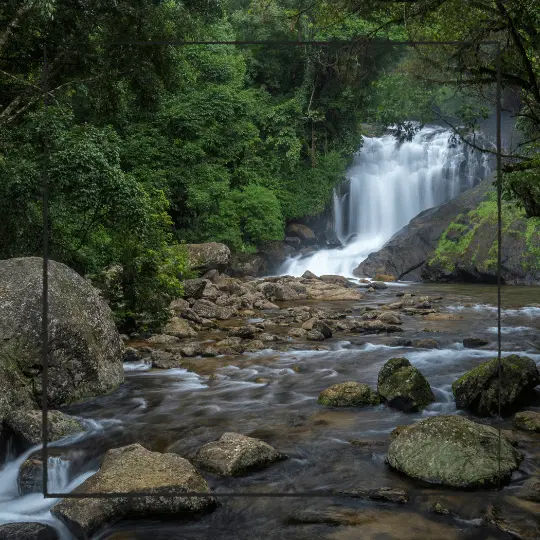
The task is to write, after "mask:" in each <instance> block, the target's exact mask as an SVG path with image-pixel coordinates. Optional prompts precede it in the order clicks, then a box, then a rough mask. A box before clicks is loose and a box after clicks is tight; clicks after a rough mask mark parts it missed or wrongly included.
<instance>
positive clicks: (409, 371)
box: [377, 358, 435, 411]
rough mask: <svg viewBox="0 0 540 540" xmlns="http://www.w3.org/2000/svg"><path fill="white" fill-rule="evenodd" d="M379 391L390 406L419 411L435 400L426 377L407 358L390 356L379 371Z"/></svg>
mask: <svg viewBox="0 0 540 540" xmlns="http://www.w3.org/2000/svg"><path fill="white" fill-rule="evenodd" d="M377 391H378V392H379V395H380V396H381V398H382V399H383V401H386V403H388V405H390V407H394V408H396V409H401V410H402V411H418V410H420V409H423V408H424V407H426V406H427V405H429V404H430V403H431V402H432V401H434V400H435V396H434V395H433V392H432V391H431V387H430V386H429V383H428V382H427V380H426V378H425V377H424V376H423V375H422V373H420V371H418V369H416V368H415V367H414V366H412V365H411V363H410V362H409V361H408V360H407V359H406V358H390V360H388V362H386V364H384V366H383V367H382V368H381V370H380V371H379V377H378V380H377Z"/></svg>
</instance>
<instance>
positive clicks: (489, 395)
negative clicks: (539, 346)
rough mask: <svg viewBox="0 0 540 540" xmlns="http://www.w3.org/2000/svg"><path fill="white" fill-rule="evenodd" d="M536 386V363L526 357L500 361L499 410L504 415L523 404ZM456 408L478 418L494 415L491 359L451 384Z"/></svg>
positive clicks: (539, 378) (495, 372) (495, 364)
mask: <svg viewBox="0 0 540 540" xmlns="http://www.w3.org/2000/svg"><path fill="white" fill-rule="evenodd" d="M539 383H540V373H539V372H538V368H537V367H536V364H535V363H534V362H533V361H532V360H531V359H530V358H528V357H526V356H518V355H516V354H512V355H510V356H506V357H504V358H501V385H500V389H501V396H500V397H501V411H502V413H508V412H510V411H512V410H513V409H515V408H516V407H517V406H518V405H520V404H522V403H524V402H526V400H527V397H528V396H529V395H530V393H531V391H532V390H533V389H534V387H535V386H536V385H537V384H539ZM452 391H453V392H454V397H455V398H456V406H457V407H458V408H459V409H466V410H469V411H471V412H473V413H475V414H477V415H479V416H495V415H497V414H498V410H499V382H498V361H497V358H493V359H492V360H489V361H487V362H484V363H483V364H480V365H479V366H477V367H475V368H474V369H472V370H471V371H468V372H467V373H465V374H464V375H462V376H461V377H460V378H459V379H458V380H457V381H454V383H453V384H452Z"/></svg>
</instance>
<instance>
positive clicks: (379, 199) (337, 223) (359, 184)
mask: <svg viewBox="0 0 540 540" xmlns="http://www.w3.org/2000/svg"><path fill="white" fill-rule="evenodd" d="M488 172H489V166H488V162H487V158H486V157H485V156H484V155H482V154H480V153H479V152H477V151H475V150H473V149H472V148H471V147H469V146H467V145H465V144H463V143H459V142H455V141H454V139H453V137H452V133H451V132H450V131H448V130H445V129H443V128H441V127H435V126H427V127H424V128H422V129H421V130H419V131H418V132H417V133H416V135H415V136H414V137H413V138H412V140H411V141H405V142H402V143H399V142H398V141H397V140H396V138H395V137H393V136H392V135H384V136H383V137H365V138H364V144H363V146H362V148H361V149H360V150H359V151H358V152H357V154H356V156H355V158H354V162H353V164H352V166H351V167H350V168H349V170H348V171H347V181H346V185H345V186H342V188H345V189H342V190H341V192H340V191H338V190H336V191H335V192H334V197H333V210H334V230H335V232H336V236H337V238H338V239H339V240H340V241H341V243H342V244H343V247H341V248H337V249H325V250H321V251H318V252H316V253H314V254H310V255H308V256H297V257H293V258H290V259H288V260H287V261H285V263H284V264H283V266H282V268H281V272H280V273H283V274H289V275H293V276H299V275H302V274H303V273H304V272H305V271H306V270H311V271H312V272H314V273H316V274H319V275H321V274H341V275H344V276H352V275H353V273H352V272H353V270H354V268H355V267H356V266H358V264H359V263H360V262H362V261H363V260H364V259H365V258H366V257H367V256H368V255H369V254H370V253H371V252H373V251H376V250H378V249H380V248H381V247H382V246H383V244H384V243H385V242H386V241H388V240H389V239H390V238H391V237H392V235H393V234H394V233H396V232H397V231H399V230H400V229H401V228H402V227H404V226H405V225H407V223H408V222H409V221H410V220H411V219H412V218H413V217H415V216H416V215H417V214H419V213H420V212H422V211H423V210H426V209H428V208H432V207H434V206H439V205H441V204H443V203H445V202H447V201H449V200H450V199H452V198H454V197H456V196H457V195H458V194H459V193H461V192H462V191H464V190H465V189H468V188H471V187H473V186H474V185H475V184H477V183H478V182H479V181H480V180H481V179H482V178H484V177H485V176H486V175H487V174H488Z"/></svg>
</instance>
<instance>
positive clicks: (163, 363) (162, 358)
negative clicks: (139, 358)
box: [150, 351, 182, 369]
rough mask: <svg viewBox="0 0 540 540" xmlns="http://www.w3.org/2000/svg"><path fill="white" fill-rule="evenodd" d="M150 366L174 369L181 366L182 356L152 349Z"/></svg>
mask: <svg viewBox="0 0 540 540" xmlns="http://www.w3.org/2000/svg"><path fill="white" fill-rule="evenodd" d="M150 360H151V361H152V367H153V368H156V369H174V368H179V367H182V357H181V356H180V355H179V354H172V353H169V352H165V351H152V354H151V355H150Z"/></svg>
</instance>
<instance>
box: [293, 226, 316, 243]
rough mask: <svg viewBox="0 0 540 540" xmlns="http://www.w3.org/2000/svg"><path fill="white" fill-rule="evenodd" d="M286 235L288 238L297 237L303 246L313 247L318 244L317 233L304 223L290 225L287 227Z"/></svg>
mask: <svg viewBox="0 0 540 540" xmlns="http://www.w3.org/2000/svg"><path fill="white" fill-rule="evenodd" d="M286 233H287V236H288V237H291V236H296V237H297V238H299V239H300V240H301V242H302V244H303V245H312V244H316V243H317V237H316V236H315V233H314V232H313V231H312V230H311V229H310V228H309V227H308V226H307V225H303V224H302V223H289V225H287V229H286Z"/></svg>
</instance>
